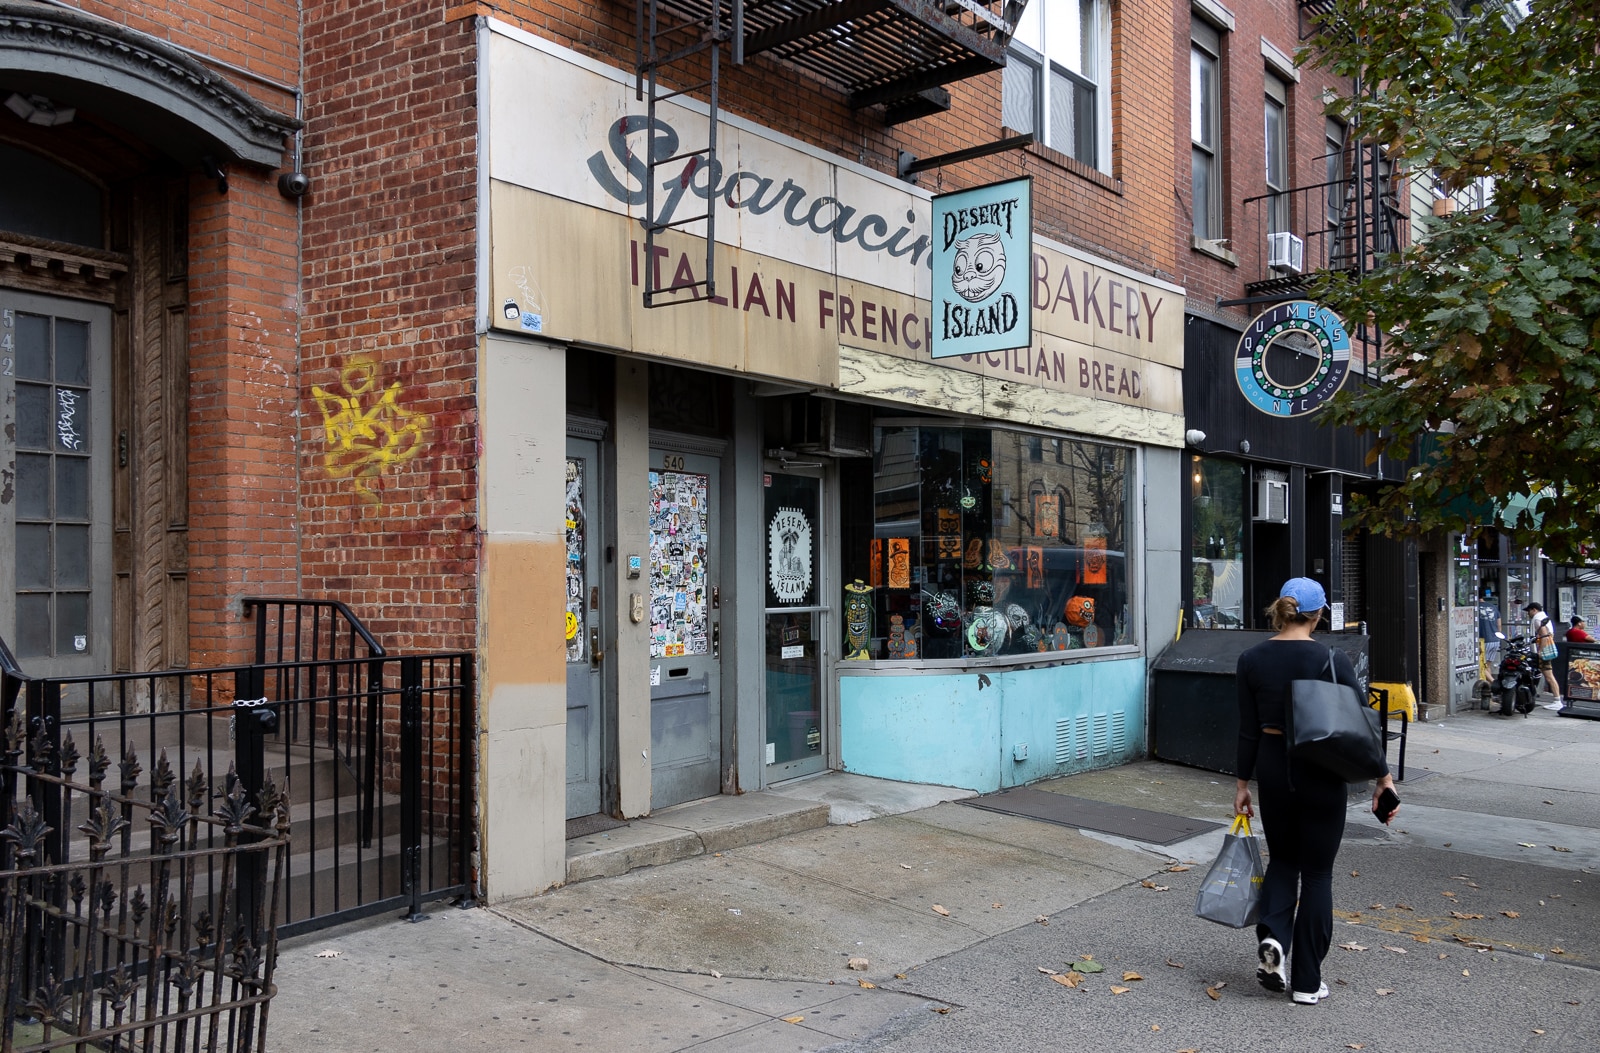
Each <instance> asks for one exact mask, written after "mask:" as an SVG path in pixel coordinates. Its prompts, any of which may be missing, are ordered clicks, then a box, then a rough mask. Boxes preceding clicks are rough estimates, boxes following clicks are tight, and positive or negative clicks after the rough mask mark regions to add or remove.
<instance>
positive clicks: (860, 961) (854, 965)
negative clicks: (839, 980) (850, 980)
mask: <svg viewBox="0 0 1600 1053" xmlns="http://www.w3.org/2000/svg"><path fill="white" fill-rule="evenodd" d="M870 964H872V963H870V962H868V961H867V960H866V959H865V958H851V959H850V960H849V961H848V962H845V964H844V967H845V968H846V969H854V970H855V971H856V972H858V973H864V972H866V971H867V966H868V965H870Z"/></svg>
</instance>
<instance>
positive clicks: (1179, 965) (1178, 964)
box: [1167, 958, 1183, 969]
mask: <svg viewBox="0 0 1600 1053" xmlns="http://www.w3.org/2000/svg"><path fill="white" fill-rule="evenodd" d="M1167 964H1168V965H1170V966H1172V967H1173V968H1174V969H1182V968H1183V963H1182V962H1175V961H1173V960H1172V959H1171V958H1168V959H1167Z"/></svg>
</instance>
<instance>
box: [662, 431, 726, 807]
mask: <svg viewBox="0 0 1600 1053" xmlns="http://www.w3.org/2000/svg"><path fill="white" fill-rule="evenodd" d="M717 469H718V460H717V458H715V457H707V456H701V455H695V454H680V453H674V452H673V451H671V450H656V449H652V450H651V451H650V763H651V783H650V786H651V789H650V807H651V808H652V809H657V808H665V807H667V806H668V805H673V804H679V803H681V802H683V801H692V800H695V799H696V798H699V797H710V796H711V795H713V794H715V793H717V792H718V790H719V789H720V786H721V778H720V774H721V767H722V626H721V617H722V612H721V606H722V596H721V592H720V588H719V585H718V573H717V529H716V516H717V514H718V512H719V511H720V509H719V508H718V491H717Z"/></svg>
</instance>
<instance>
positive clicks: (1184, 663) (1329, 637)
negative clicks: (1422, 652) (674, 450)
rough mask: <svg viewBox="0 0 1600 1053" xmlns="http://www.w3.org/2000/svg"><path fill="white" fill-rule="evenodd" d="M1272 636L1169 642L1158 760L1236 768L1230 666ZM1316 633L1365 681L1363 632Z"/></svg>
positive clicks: (1195, 633) (1159, 662)
mask: <svg viewBox="0 0 1600 1053" xmlns="http://www.w3.org/2000/svg"><path fill="white" fill-rule="evenodd" d="M1272 636H1273V634H1272V633H1270V632H1264V631H1251V630H1244V629H1189V630H1187V631H1185V632H1184V634H1183V635H1182V636H1181V637H1179V638H1178V639H1177V640H1174V641H1173V642H1172V643H1170V644H1168V645H1167V647H1166V648H1165V649H1164V650H1163V651H1162V652H1161V653H1160V654H1159V655H1157V656H1156V660H1155V662H1154V663H1153V664H1152V665H1151V670H1150V671H1151V689H1150V690H1151V702H1150V719H1151V725H1152V731H1151V752H1152V753H1153V754H1154V755H1155V756H1156V757H1158V758H1160V759H1161V760H1166V761H1173V762H1174V763H1177V764H1188V765H1190V766H1192V767H1195V768H1204V769H1206V770H1207V771H1215V772H1221V773H1222V774H1224V775H1233V774H1235V772H1234V770H1233V767H1234V765H1233V759H1234V752H1235V748H1236V746H1237V743H1238V738H1239V693H1238V688H1237V686H1236V684H1235V681H1234V670H1235V669H1236V668H1237V667H1238V664H1239V656H1240V655H1241V654H1243V653H1244V652H1245V651H1247V650H1249V649H1250V648H1252V647H1254V646H1255V645H1256V644H1258V643H1260V642H1261V641H1263V640H1268V639H1271V638H1272ZM1316 639H1317V641H1318V642H1319V643H1323V644H1326V645H1328V646H1329V647H1331V648H1334V649H1335V650H1338V651H1343V652H1344V653H1345V655H1346V657H1348V658H1349V659H1350V663H1351V665H1353V666H1355V670H1356V676H1358V677H1359V678H1360V679H1361V682H1362V683H1363V684H1365V683H1366V682H1367V679H1368V676H1367V645H1368V643H1369V642H1370V640H1369V638H1368V637H1366V636H1362V635H1360V634H1358V633H1318V634H1317V635H1316ZM1597 656H1600V651H1597ZM1597 715H1600V712H1597Z"/></svg>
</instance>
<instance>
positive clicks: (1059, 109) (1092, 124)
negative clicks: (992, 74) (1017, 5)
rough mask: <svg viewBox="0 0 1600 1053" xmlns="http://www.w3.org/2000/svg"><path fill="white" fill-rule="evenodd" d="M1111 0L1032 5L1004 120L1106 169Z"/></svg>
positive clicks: (1019, 36)
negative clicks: (1109, 1) (1108, 2)
mask: <svg viewBox="0 0 1600 1053" xmlns="http://www.w3.org/2000/svg"><path fill="white" fill-rule="evenodd" d="M1110 68H1111V33H1110V18H1109V15H1108V7H1107V4H1106V0H1051V2H1050V3H1042V2H1037V3H1032V4H1029V5H1028V6H1027V8H1026V9H1025V11H1024V12H1023V14H1022V16H1021V18H1019V19H1018V21H1017V30H1016V34H1015V36H1013V37H1012V40H1011V51H1010V53H1009V54H1008V55H1007V56H1006V67H1005V72H1004V75H1003V79H1002V82H1001V101H1000V109H1001V119H1002V121H1003V122H1004V123H1005V125H1006V126H1007V127H1008V128H1015V129H1017V130H1018V131H1024V132H1033V133H1034V135H1035V136H1036V137H1037V140H1038V142H1040V143H1042V144H1044V145H1045V146H1048V147H1050V148H1051V149H1053V150H1059V151H1061V152H1062V153H1064V154H1068V155H1070V156H1072V157H1073V158H1075V159H1077V160H1079V161H1082V162H1083V163H1084V164H1086V165H1091V166H1093V167H1095V168H1098V169H1100V170H1101V171H1109V169H1110V156H1111V91H1110V83H1109V71H1110Z"/></svg>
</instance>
